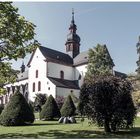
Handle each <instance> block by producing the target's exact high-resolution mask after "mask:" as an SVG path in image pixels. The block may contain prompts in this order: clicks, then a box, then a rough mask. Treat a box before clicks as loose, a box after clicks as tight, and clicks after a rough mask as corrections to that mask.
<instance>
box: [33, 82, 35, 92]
mask: <svg viewBox="0 0 140 140" xmlns="http://www.w3.org/2000/svg"><path fill="white" fill-rule="evenodd" d="M33 92H35V83H33Z"/></svg>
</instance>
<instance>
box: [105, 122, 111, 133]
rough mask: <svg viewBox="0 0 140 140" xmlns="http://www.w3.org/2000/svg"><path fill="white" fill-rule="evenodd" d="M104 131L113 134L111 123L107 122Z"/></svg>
mask: <svg viewBox="0 0 140 140" xmlns="http://www.w3.org/2000/svg"><path fill="white" fill-rule="evenodd" d="M104 130H105V132H106V133H107V132H111V129H110V126H109V121H108V120H105V124H104Z"/></svg>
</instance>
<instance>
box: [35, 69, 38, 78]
mask: <svg viewBox="0 0 140 140" xmlns="http://www.w3.org/2000/svg"><path fill="white" fill-rule="evenodd" d="M35 77H36V78H38V70H36V72H35Z"/></svg>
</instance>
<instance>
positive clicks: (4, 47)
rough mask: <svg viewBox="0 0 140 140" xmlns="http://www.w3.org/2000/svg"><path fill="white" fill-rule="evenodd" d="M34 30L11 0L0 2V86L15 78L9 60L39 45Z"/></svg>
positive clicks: (22, 55)
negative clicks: (9, 0)
mask: <svg viewBox="0 0 140 140" xmlns="http://www.w3.org/2000/svg"><path fill="white" fill-rule="evenodd" d="M34 30H35V25H34V24H33V23H31V22H29V21H27V20H26V19H25V18H24V17H23V16H20V15H19V13H18V8H15V7H14V6H13V5H12V3H11V2H0V68H1V69H0V79H1V80H0V88H2V86H3V84H4V83H7V82H13V80H15V79H16V74H15V72H14V71H13V70H12V69H11V64H10V63H9V60H11V59H14V60H17V59H18V58H24V56H25V55H26V53H31V52H32V51H33V50H34V49H35V48H36V47H37V46H39V43H38V42H37V41H36V40H35V39H34V35H35V33H34ZM9 73H12V75H11V74H10V77H9Z"/></svg>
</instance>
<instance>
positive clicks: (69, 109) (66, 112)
mask: <svg viewBox="0 0 140 140" xmlns="http://www.w3.org/2000/svg"><path fill="white" fill-rule="evenodd" d="M75 110H76V107H75V105H74V103H73V101H72V98H71V96H70V95H69V96H68V97H67V99H66V100H65V101H64V104H63V106H62V108H61V116H63V117H71V116H73V115H74V114H75Z"/></svg>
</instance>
